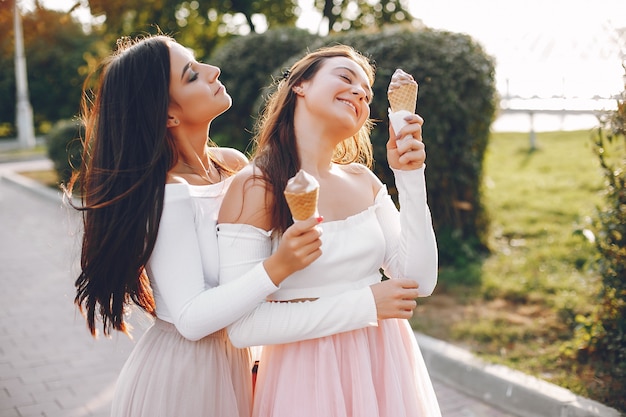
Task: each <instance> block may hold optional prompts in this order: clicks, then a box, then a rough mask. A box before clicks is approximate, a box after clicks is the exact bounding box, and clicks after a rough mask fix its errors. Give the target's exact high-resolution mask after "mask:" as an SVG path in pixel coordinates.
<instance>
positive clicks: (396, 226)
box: [376, 166, 438, 297]
mask: <svg viewBox="0 0 626 417" xmlns="http://www.w3.org/2000/svg"><path fill="white" fill-rule="evenodd" d="M393 171H394V174H395V178H396V186H397V189H398V196H399V202H400V212H398V210H397V209H396V207H395V205H394V204H393V202H392V201H391V198H390V197H389V196H386V197H385V199H386V201H385V202H384V203H383V204H382V205H381V207H380V209H379V210H378V211H377V213H376V214H377V216H378V221H379V222H380V224H381V228H382V230H383V234H384V236H385V242H386V251H385V261H384V264H383V270H384V271H385V274H386V275H387V276H388V277H390V278H409V279H412V280H414V281H415V282H417V284H418V285H419V289H418V290H419V295H420V297H426V296H429V295H431V294H432V292H433V290H434V289H435V286H436V284H437V267H438V253H437V242H436V240H435V233H434V231H433V226H432V219H431V215H430V210H429V208H428V204H427V202H426V183H425V179H424V166H422V168H420V169H416V170H412V171H399V170H393Z"/></svg>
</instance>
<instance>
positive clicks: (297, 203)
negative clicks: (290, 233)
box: [285, 188, 319, 221]
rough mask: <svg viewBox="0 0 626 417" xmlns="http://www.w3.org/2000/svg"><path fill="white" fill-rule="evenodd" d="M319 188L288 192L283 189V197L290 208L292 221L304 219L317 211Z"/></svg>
mask: <svg viewBox="0 0 626 417" xmlns="http://www.w3.org/2000/svg"><path fill="white" fill-rule="evenodd" d="M318 194H319V188H316V189H314V190H312V191H308V192H304V193H290V192H289V191H285V198H286V199H287V204H288V205H289V210H291V215H292V216H293V219H294V221H299V220H306V219H308V218H311V217H313V216H314V215H315V213H316V211H317V196H318Z"/></svg>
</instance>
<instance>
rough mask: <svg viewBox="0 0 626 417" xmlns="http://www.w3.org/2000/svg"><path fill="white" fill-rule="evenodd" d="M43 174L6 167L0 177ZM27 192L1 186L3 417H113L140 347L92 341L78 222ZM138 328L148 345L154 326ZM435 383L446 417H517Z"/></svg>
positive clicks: (122, 340)
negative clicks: (84, 312) (78, 288)
mask: <svg viewBox="0 0 626 417" xmlns="http://www.w3.org/2000/svg"><path fill="white" fill-rule="evenodd" d="M33 166H41V162H25V163H20V164H19V165H16V164H12V165H8V164H0V176H2V173H3V172H10V171H12V170H13V169H15V168H18V169H28V168H31V167H33ZM27 185H28V184H25V185H17V184H15V182H14V181H9V180H6V179H5V180H1V181H0V228H1V229H0V230H2V232H1V234H0V416H2V417H31V416H46V417H56V416H59V417H61V416H62V417H86V416H96V417H107V416H108V414H109V407H110V401H111V397H112V393H113V389H114V385H115V379H116V377H117V374H118V372H119V370H120V368H121V367H122V365H123V363H124V361H125V360H126V357H127V356H128V354H129V352H130V351H131V349H132V346H133V342H132V341H131V340H129V339H128V338H127V337H126V336H124V335H121V334H120V335H114V336H113V337H112V338H110V339H105V338H102V337H100V338H98V339H97V340H94V339H92V338H91V336H90V335H89V333H88V332H87V329H86V327H85V323H84V320H83V318H82V317H81V316H80V314H79V313H78V312H77V310H76V309H75V308H74V305H73V297H74V286H73V280H74V277H75V276H76V272H77V269H78V268H77V265H78V264H77V261H78V258H77V255H78V249H79V241H78V239H77V238H76V236H77V233H78V230H79V223H78V217H77V215H76V213H75V212H73V211H72V210H70V209H68V208H66V207H63V205H62V203H61V200H60V199H56V198H55V192H54V191H50V192H48V191H49V190H44V191H43V194H42V191H41V190H39V191H37V192H35V191H33V190H31V189H29V188H28V186H27ZM132 321H133V322H134V325H135V331H134V333H133V335H134V337H135V339H138V338H139V337H140V336H141V334H142V333H143V331H144V330H145V329H146V328H147V327H148V326H149V324H150V320H149V319H147V318H143V317H142V316H141V314H135V315H134V317H133V320H132ZM434 382H435V388H436V391H437V395H438V397H439V399H440V402H441V408H442V411H443V416H444V417H474V416H477V417H478V416H489V417H513V416H512V415H511V414H507V413H504V412H501V411H499V410H498V409H496V408H494V407H492V406H490V405H488V404H486V403H483V402H481V401H478V400H476V399H473V398H471V397H468V396H466V395H464V394H462V393H461V392H458V391H456V390H454V389H452V388H451V387H449V386H447V385H445V384H443V383H442V382H440V381H437V380H435V381H434ZM181 417H182V416H181Z"/></svg>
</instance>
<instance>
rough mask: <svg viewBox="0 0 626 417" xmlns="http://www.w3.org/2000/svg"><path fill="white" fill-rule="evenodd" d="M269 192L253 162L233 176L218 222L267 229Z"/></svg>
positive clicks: (269, 223) (269, 203) (268, 221)
mask: <svg viewBox="0 0 626 417" xmlns="http://www.w3.org/2000/svg"><path fill="white" fill-rule="evenodd" d="M270 207H271V194H270V193H269V192H268V189H267V187H266V183H265V181H263V179H262V177H261V172H260V171H259V169H258V168H256V167H255V166H254V165H253V164H248V165H246V166H245V167H243V168H242V169H241V170H240V171H239V172H238V173H237V174H235V177H234V178H233V180H232V182H231V184H230V187H229V188H228V191H227V192H226V195H225V196H224V201H223V202H222V206H221V208H220V213H219V216H218V220H217V221H218V223H244V224H250V225H252V226H255V227H258V228H261V229H264V230H269V228H270V225H271V222H270V214H269V208H270Z"/></svg>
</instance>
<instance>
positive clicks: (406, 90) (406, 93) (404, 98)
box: [388, 82, 417, 114]
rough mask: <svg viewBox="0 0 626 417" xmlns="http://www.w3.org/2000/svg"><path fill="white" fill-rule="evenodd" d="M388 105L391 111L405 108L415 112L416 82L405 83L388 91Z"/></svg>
mask: <svg viewBox="0 0 626 417" xmlns="http://www.w3.org/2000/svg"><path fill="white" fill-rule="evenodd" d="M388 99H389V106H390V107H391V111H392V112H394V113H395V112H397V111H400V110H406V111H408V112H410V113H411V114H413V113H415V107H416V105H417V83H415V82H412V83H406V84H401V85H400V86H398V87H396V88H394V89H392V90H390V91H389V93H388Z"/></svg>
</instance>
